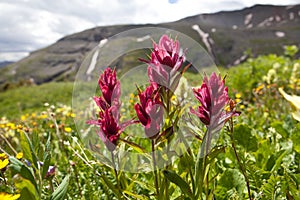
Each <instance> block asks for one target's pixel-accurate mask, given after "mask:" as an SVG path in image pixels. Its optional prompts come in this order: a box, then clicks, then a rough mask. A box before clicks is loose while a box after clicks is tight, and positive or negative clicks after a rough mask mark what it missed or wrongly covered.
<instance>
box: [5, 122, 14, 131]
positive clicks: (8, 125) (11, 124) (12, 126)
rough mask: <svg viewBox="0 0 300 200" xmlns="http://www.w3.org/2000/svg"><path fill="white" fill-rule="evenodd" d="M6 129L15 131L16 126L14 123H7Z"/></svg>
mask: <svg viewBox="0 0 300 200" xmlns="http://www.w3.org/2000/svg"><path fill="white" fill-rule="evenodd" d="M6 127H8V128H10V129H12V130H15V129H16V125H15V124H14V123H12V122H9V123H7V124H6Z"/></svg>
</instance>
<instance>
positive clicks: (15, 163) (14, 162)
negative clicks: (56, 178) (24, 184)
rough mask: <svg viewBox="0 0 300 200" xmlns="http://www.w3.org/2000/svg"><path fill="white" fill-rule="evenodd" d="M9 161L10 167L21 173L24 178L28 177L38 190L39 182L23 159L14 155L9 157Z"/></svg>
mask: <svg viewBox="0 0 300 200" xmlns="http://www.w3.org/2000/svg"><path fill="white" fill-rule="evenodd" d="M9 161H10V163H11V164H10V168H12V170H13V171H15V172H16V173H18V174H20V175H21V176H22V177H23V178H25V179H28V180H29V181H30V182H31V183H32V184H33V185H34V186H35V188H36V190H38V187H37V183H36V181H35V179H34V176H33V175H32V172H31V171H30V170H29V169H28V168H27V167H26V166H25V165H24V164H23V163H22V162H21V161H19V160H18V159H16V158H14V157H9Z"/></svg>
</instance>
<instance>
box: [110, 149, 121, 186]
mask: <svg viewBox="0 0 300 200" xmlns="http://www.w3.org/2000/svg"><path fill="white" fill-rule="evenodd" d="M110 153H111V162H112V164H113V168H114V172H115V176H116V182H117V187H118V189H119V190H121V187H120V184H119V178H118V171H117V169H116V163H115V156H114V153H113V152H112V151H111V152H110Z"/></svg>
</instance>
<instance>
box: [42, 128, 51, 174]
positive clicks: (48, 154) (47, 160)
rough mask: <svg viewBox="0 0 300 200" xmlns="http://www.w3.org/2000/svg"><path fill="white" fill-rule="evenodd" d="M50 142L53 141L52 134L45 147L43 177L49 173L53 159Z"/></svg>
mask: <svg viewBox="0 0 300 200" xmlns="http://www.w3.org/2000/svg"><path fill="white" fill-rule="evenodd" d="M50 142H51V134H49V136H48V140H47V142H46V147H45V152H44V156H43V157H44V158H43V163H44V165H43V169H42V177H43V178H44V177H45V176H46V174H47V171H48V168H49V165H50V160H51V147H50Z"/></svg>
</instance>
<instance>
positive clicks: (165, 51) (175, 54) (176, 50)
mask: <svg viewBox="0 0 300 200" xmlns="http://www.w3.org/2000/svg"><path fill="white" fill-rule="evenodd" d="M153 47H154V50H153V51H152V53H151V60H142V61H144V62H146V63H148V77H149V80H150V82H155V83H157V84H158V85H161V86H165V87H167V88H170V89H172V90H175V89H176V87H177V85H178V82H179V78H180V73H179V71H180V69H181V68H182V64H183V62H184V59H185V57H184V55H180V44H179V42H178V41H173V40H172V39H170V38H169V37H168V36H167V35H163V36H162V37H161V38H160V40H159V43H158V44H156V43H154V44H153Z"/></svg>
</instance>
